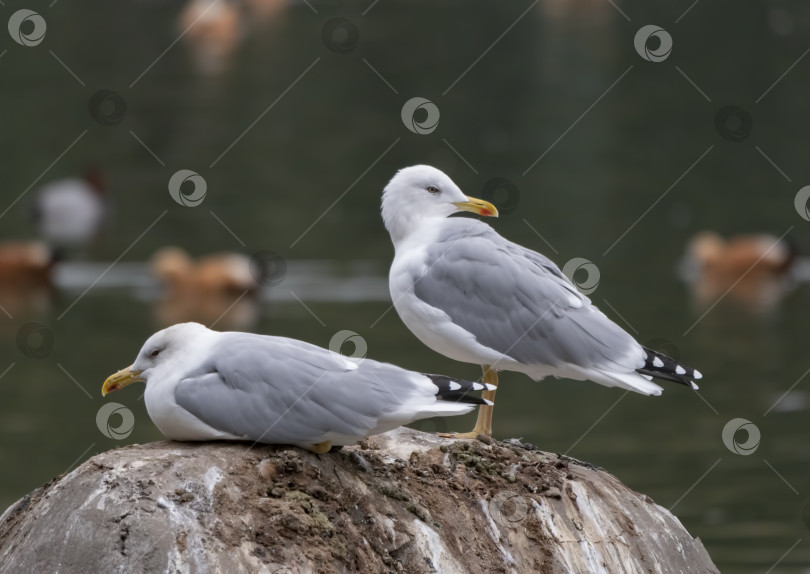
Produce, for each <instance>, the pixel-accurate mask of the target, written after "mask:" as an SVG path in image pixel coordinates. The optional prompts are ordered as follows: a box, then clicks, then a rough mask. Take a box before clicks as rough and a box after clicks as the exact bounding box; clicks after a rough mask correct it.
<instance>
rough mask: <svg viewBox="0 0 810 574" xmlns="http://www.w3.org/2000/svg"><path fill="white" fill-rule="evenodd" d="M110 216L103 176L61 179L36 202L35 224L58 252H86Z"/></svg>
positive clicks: (92, 174) (42, 191)
mask: <svg viewBox="0 0 810 574" xmlns="http://www.w3.org/2000/svg"><path fill="white" fill-rule="evenodd" d="M106 214H107V200H106V192H105V188H104V182H103V180H102V177H101V173H100V172H98V171H96V170H91V171H88V172H87V173H86V174H85V176H84V177H83V178H69V179H60V180H57V181H53V182H50V183H47V184H45V185H43V186H42V187H41V188H40V189H39V191H38V192H37V194H36V198H35V200H34V222H35V224H36V226H37V229H38V231H39V235H40V237H42V239H44V240H45V241H46V242H48V244H49V245H50V246H51V247H52V248H53V249H54V250H56V251H60V252H61V251H65V250H74V249H79V248H86V247H87V246H88V245H89V244H90V243H91V242H92V241H93V239H95V238H96V237H97V236H98V234H99V231H100V230H101V227H102V224H103V223H104V219H105V217H106Z"/></svg>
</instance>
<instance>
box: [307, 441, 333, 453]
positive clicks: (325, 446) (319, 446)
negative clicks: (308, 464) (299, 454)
mask: <svg viewBox="0 0 810 574" xmlns="http://www.w3.org/2000/svg"><path fill="white" fill-rule="evenodd" d="M303 448H305V449H307V450H308V451H310V452H314V453H315V454H324V453H327V452H329V449H331V448H332V443H331V442H329V441H328V440H327V441H324V442H319V443H316V444H310V445H306V446H304V447H303Z"/></svg>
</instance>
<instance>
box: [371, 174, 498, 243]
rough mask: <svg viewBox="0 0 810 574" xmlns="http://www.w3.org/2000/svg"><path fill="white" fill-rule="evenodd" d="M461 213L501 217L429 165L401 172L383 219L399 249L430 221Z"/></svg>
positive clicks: (388, 192)
mask: <svg viewBox="0 0 810 574" xmlns="http://www.w3.org/2000/svg"><path fill="white" fill-rule="evenodd" d="M459 211H471V212H473V213H477V214H478V215H485V216H489V217H498V210H497V209H496V208H495V206H494V205H492V204H491V203H489V202H487V201H483V200H481V199H475V198H474V197H467V196H466V195H464V193H463V192H462V191H461V190H460V189H459V187H458V186H457V185H456V184H455V183H453V180H452V179H450V178H449V177H448V176H447V174H445V173H444V172H442V171H440V170H438V169H436V168H435V167H431V166H429V165H414V166H411V167H406V168H404V169H401V170H399V171H398V172H397V173H396V175H395V176H394V177H393V178H391V181H389V182H388V185H386V186H385V190H384V191H383V197H382V217H383V221H384V222H385V228H386V229H387V230H388V233H390V234H391V239H392V240H393V241H394V244H395V245H396V244H397V242H399V240H401V239H404V238H405V237H407V236H408V235H410V233H411V232H412V231H414V230H415V229H416V228H418V227H419V226H420V225H421V224H422V223H423V222H425V221H426V220H430V219H444V218H446V217H448V216H450V215H452V214H454V213H457V212H459Z"/></svg>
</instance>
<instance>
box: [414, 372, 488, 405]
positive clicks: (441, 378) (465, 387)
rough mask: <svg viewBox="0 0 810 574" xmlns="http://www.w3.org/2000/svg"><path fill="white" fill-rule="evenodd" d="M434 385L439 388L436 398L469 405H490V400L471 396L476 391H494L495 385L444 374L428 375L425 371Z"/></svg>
mask: <svg viewBox="0 0 810 574" xmlns="http://www.w3.org/2000/svg"><path fill="white" fill-rule="evenodd" d="M425 376H426V377H428V378H429V379H430V380H431V381H432V382H433V384H434V385H436V386H437V387H438V388H439V391H438V392H437V393H436V398H437V399H438V400H440V401H449V402H453V403H467V404H471V405H491V404H492V401H489V400H487V399H483V398H481V397H476V396H472V395H471V394H470V393H474V392H476V391H494V390H495V389H496V388H497V387H496V386H495V385H490V384H489V383H476V382H474V381H466V380H464V379H454V378H451V377H447V376H445V375H429V374H427V373H425Z"/></svg>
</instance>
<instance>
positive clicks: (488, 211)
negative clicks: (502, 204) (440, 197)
mask: <svg viewBox="0 0 810 574" xmlns="http://www.w3.org/2000/svg"><path fill="white" fill-rule="evenodd" d="M453 205H455V206H456V207H458V208H459V209H460V210H461V211H472V212H473V213H477V214H478V215H483V216H485V217H498V209H497V208H496V207H495V206H494V205H492V204H491V203H490V202H488V201H484V200H483V199H476V198H474V197H468V198H467V201H458V202H455V203H453Z"/></svg>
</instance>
